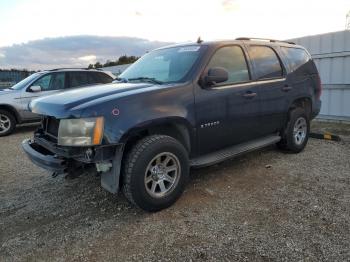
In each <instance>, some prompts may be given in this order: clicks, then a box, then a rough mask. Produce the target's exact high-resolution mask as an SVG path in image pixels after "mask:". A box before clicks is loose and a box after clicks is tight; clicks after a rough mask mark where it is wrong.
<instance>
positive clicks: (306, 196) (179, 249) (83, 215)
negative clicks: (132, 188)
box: [0, 123, 350, 261]
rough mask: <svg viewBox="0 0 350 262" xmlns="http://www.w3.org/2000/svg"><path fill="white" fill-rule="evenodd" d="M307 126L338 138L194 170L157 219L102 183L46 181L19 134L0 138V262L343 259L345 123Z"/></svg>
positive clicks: (348, 160)
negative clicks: (23, 147) (298, 149)
mask: <svg viewBox="0 0 350 262" xmlns="http://www.w3.org/2000/svg"><path fill="white" fill-rule="evenodd" d="M327 125H330V126H327ZM312 127H313V130H314V131H315V130H316V131H331V132H334V131H336V132H337V133H338V134H340V135H342V138H343V140H342V141H341V142H333V141H325V140H317V139H310V140H309V143H308V145H307V147H306V149H305V151H303V152H302V153H300V154H296V155H294V154H285V153H282V152H280V151H278V150H277V149H276V148H275V147H274V146H272V147H269V148H266V149H264V150H261V151H257V152H253V153H249V154H247V155H245V156H242V157H240V158H236V159H233V160H229V161H226V162H224V163H221V164H219V165H215V166H212V167H209V168H203V169H197V170H193V171H192V172H191V180H190V183H189V185H188V186H187V189H186V191H185V193H184V194H183V196H182V197H181V198H180V200H179V201H178V202H177V203H176V204H175V205H173V206H172V207H170V208H169V209H167V210H164V211H161V212H158V213H153V214H152V213H145V212H143V211H141V210H139V209H137V208H135V207H133V206H131V205H129V203H128V202H127V201H126V199H125V198H124V197H123V196H122V195H112V194H110V193H108V192H106V191H104V190H103V189H102V188H101V187H100V180H99V178H98V177H95V176H82V177H79V178H77V179H75V180H66V179H64V178H63V177H58V178H56V179H53V178H51V176H50V175H48V174H47V173H46V172H44V171H42V170H40V169H39V168H37V167H35V166H34V165H33V164H32V163H30V161H29V160H27V158H26V157H25V155H24V154H23V152H22V150H21V148H20V142H21V141H22V140H23V139H24V138H27V137H31V135H32V132H33V130H34V128H33V127H22V128H20V129H19V130H18V131H17V132H16V133H15V134H14V135H12V136H9V137H3V138H0V261H205V260H208V261H215V260H217V261H236V260H238V261H301V260H302V261H346V260H347V261H349V260H350V225H349V224H350V219H349V218H350V137H349V135H350V131H349V130H350V125H334V124H333V125H332V124H329V123H318V124H313V126H312Z"/></svg>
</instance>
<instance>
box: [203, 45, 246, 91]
mask: <svg viewBox="0 0 350 262" xmlns="http://www.w3.org/2000/svg"><path fill="white" fill-rule="evenodd" d="M213 67H222V68H224V69H226V70H227V72H228V79H227V81H226V82H223V83H220V85H222V84H223V85H227V84H234V83H240V82H246V81H249V79H250V78H249V71H248V67H247V62H246V60H245V57H244V54H243V51H242V49H241V47H239V46H226V47H222V48H220V49H219V50H217V51H216V53H215V54H214V55H213V57H212V58H211V60H210V62H209V64H208V67H207V68H213Z"/></svg>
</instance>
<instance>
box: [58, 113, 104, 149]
mask: <svg viewBox="0 0 350 262" xmlns="http://www.w3.org/2000/svg"><path fill="white" fill-rule="evenodd" d="M103 124H104V119H103V117H93V118H81V119H62V120H60V126H59V128H58V144H59V145H61V146H93V145H99V144H101V142H102V137H103Z"/></svg>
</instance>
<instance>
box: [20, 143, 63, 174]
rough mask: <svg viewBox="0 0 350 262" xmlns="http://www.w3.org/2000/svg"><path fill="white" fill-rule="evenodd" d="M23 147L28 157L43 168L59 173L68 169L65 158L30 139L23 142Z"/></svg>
mask: <svg viewBox="0 0 350 262" xmlns="http://www.w3.org/2000/svg"><path fill="white" fill-rule="evenodd" d="M22 148H23V150H24V152H25V153H26V154H27V156H28V158H29V159H30V160H31V161H32V162H33V163H34V164H35V165H37V166H39V167H41V168H43V169H46V170H49V171H53V172H57V173H63V172H65V170H66V169H67V166H66V162H67V161H66V160H65V159H64V158H59V157H57V156H56V155H54V154H53V153H51V152H50V151H48V150H46V149H45V148H44V147H42V146H40V145H38V144H37V143H35V142H33V141H31V140H30V139H26V140H24V141H23V142H22Z"/></svg>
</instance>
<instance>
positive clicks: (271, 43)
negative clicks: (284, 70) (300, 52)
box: [159, 37, 304, 49]
mask: <svg viewBox="0 0 350 262" xmlns="http://www.w3.org/2000/svg"><path fill="white" fill-rule="evenodd" d="M242 42H245V43H251V44H260V45H261V44H265V45H267V46H285V47H294V48H303V49H304V47H302V46H300V45H297V44H295V43H293V42H288V41H280V40H274V39H264V38H249V37H239V38H236V39H233V40H215V41H202V40H200V39H199V40H198V41H197V42H188V43H178V44H173V45H168V46H164V47H161V48H159V49H163V48H170V47H180V46H193V45H198V46H199V45H207V46H214V47H215V46H219V45H225V44H237V43H242Z"/></svg>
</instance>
